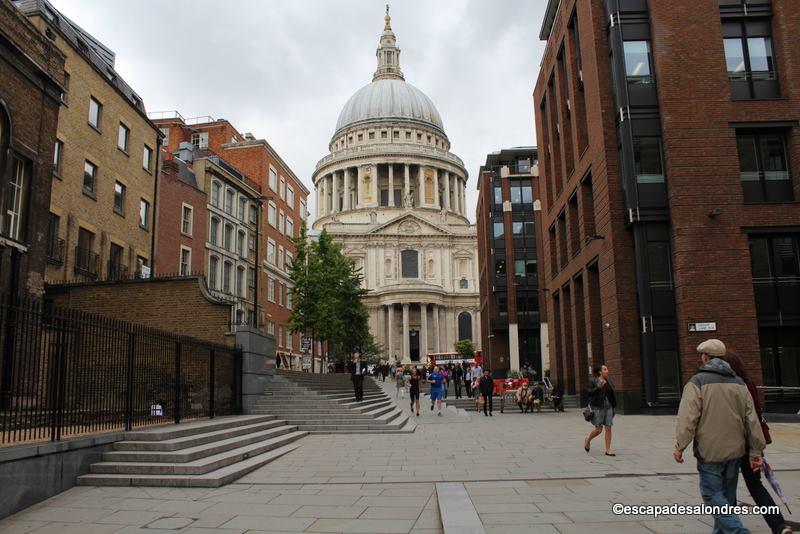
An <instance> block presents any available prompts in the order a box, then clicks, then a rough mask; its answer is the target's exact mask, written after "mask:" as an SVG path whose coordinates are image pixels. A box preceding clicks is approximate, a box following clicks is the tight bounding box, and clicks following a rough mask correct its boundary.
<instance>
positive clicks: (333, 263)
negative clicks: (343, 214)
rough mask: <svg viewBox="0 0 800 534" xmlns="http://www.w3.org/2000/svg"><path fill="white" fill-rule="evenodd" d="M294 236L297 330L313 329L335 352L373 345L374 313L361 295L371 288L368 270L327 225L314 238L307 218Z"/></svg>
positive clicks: (292, 325) (292, 322)
mask: <svg viewBox="0 0 800 534" xmlns="http://www.w3.org/2000/svg"><path fill="white" fill-rule="evenodd" d="M293 241H294V244H295V249H296V255H295V259H294V261H293V263H292V266H291V273H290V275H291V278H292V281H293V282H294V289H293V291H292V296H293V310H292V313H291V315H290V317H289V326H290V328H291V330H292V331H293V332H299V331H306V332H309V331H310V332H311V334H312V335H313V336H314V338H315V339H317V340H321V341H327V342H328V355H329V357H332V358H337V356H339V357H340V358H341V357H346V356H348V355H349V354H351V353H352V352H354V351H363V350H364V348H365V347H367V348H371V347H372V346H373V345H374V341H373V340H372V336H371V335H370V333H369V323H368V319H369V316H368V314H367V310H366V308H365V307H364V304H363V302H362V301H361V299H362V298H363V297H364V296H365V295H366V294H367V290H366V289H364V288H362V287H361V281H362V276H361V273H359V272H358V271H357V270H356V268H355V264H354V263H353V260H352V259H350V258H348V257H347V256H345V255H344V254H343V253H342V247H341V245H340V244H338V243H335V242H334V241H333V239H332V238H331V236H330V235H328V233H327V232H326V231H325V230H323V231H322V233H321V234H320V236H319V239H317V240H315V241H313V242H309V240H308V237H307V229H306V226H305V223H303V225H302V226H301V229H300V236H299V237H297V238H294V239H293ZM340 358H339V359H340Z"/></svg>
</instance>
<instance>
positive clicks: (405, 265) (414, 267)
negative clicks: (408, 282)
mask: <svg viewBox="0 0 800 534" xmlns="http://www.w3.org/2000/svg"><path fill="white" fill-rule="evenodd" d="M418 258H419V256H418V253H417V251H416V250H404V251H402V252H401V253H400V265H401V271H402V276H403V278H419V259H418Z"/></svg>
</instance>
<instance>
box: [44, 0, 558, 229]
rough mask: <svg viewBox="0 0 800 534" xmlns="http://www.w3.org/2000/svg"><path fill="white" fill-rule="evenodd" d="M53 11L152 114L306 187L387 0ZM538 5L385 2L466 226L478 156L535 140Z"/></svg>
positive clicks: (59, 1)
mask: <svg viewBox="0 0 800 534" xmlns="http://www.w3.org/2000/svg"><path fill="white" fill-rule="evenodd" d="M51 2H52V3H53V5H54V6H55V7H56V8H57V9H58V10H60V11H61V12H63V13H64V15H66V16H67V17H69V18H71V19H72V20H73V21H75V22H76V23H77V24H79V25H80V26H82V27H83V28H84V29H85V30H87V31H88V32H89V33H91V34H92V35H94V36H95V37H96V38H97V39H99V40H100V41H101V42H103V43H104V44H105V45H106V46H108V47H109V48H111V49H112V50H114V52H116V54H117V59H116V70H117V71H118V72H119V73H120V75H121V76H122V77H123V78H125V80H126V81H127V82H128V83H129V84H130V85H131V86H132V87H133V88H134V90H135V91H136V92H137V93H139V95H141V97H142V98H143V99H144V103H145V106H146V107H147V110H148V111H161V110H178V111H179V112H180V113H181V114H182V115H183V116H184V117H193V116H198V115H210V116H212V117H214V118H225V119H228V120H230V121H231V122H232V123H233V125H234V126H236V128H237V129H238V130H239V131H240V132H242V133H244V132H252V133H253V134H254V135H255V136H256V137H263V138H265V139H267V140H268V141H269V143H270V144H271V145H272V146H273V147H274V148H275V149H276V150H277V151H278V153H279V154H280V155H281V157H283V159H284V160H285V161H286V162H287V163H288V164H289V166H290V167H291V168H292V170H293V171H294V172H295V174H297V176H298V177H299V178H300V179H301V180H303V183H305V185H306V187H307V188H308V189H309V190H312V191H313V188H312V185H311V173H312V172H313V170H314V166H315V165H316V162H317V161H318V160H319V159H320V158H322V157H323V156H325V155H326V154H328V148H327V147H328V142H329V141H330V137H331V135H333V129H334V127H335V125H336V119H337V117H338V116H339V111H340V110H341V108H342V107H343V106H344V104H345V102H346V101H347V99H348V98H350V96H351V95H352V94H353V93H355V92H356V90H357V89H359V88H360V87H362V86H363V85H365V84H367V83H369V82H370V81H371V80H372V73H373V72H374V70H375V67H376V60H375V49H376V48H377V46H378V39H379V36H380V34H381V32H382V31H383V15H384V9H385V7H384V6H385V1H383V0H381V1H378V0H291V1H288V0H282V1H278V0H226V1H219V0H136V1H135V2H130V1H121V0H115V1H109V0H51ZM546 4H547V2H546V0H448V1H438V2H431V1H430V0H396V1H395V2H393V3H391V15H392V29H393V30H394V32H395V34H396V35H397V42H398V46H399V47H400V48H401V50H402V53H401V56H400V64H401V68H402V69H403V72H404V74H405V77H406V81H408V82H409V83H411V84H413V85H415V86H416V87H418V88H419V89H421V90H422V91H423V92H424V93H426V94H427V95H428V96H429V97H430V98H431V99H432V100H433V102H434V104H435V105H436V107H437V108H438V109H439V113H440V114H441V116H442V120H443V121H444V127H445V131H446V132H447V135H448V137H449V138H450V142H451V143H452V147H451V151H452V152H453V153H455V154H456V155H458V156H460V157H461V158H462V159H463V160H464V163H465V166H466V168H467V171H468V172H469V174H470V178H469V186H468V210H469V216H470V219H472V220H474V217H475V202H476V198H477V192H476V190H475V184H476V182H475V176H476V174H477V172H478V168H479V166H480V165H481V164H483V163H484V161H485V158H486V154H487V153H489V152H492V151H494V150H497V149H500V148H507V147H511V146H520V145H531V144H535V133H534V122H533V121H534V119H533V105H532V98H531V94H532V93H533V86H534V83H535V81H536V76H537V72H538V69H539V62H540V59H541V55H542V52H543V50H544V43H543V42H541V41H539V37H538V35H539V28H540V26H541V21H542V17H543V14H544V9H545V7H546ZM309 198H310V199H312V200H311V202H310V206H309V208H310V210H311V213H312V214H313V213H314V202H313V195H309Z"/></svg>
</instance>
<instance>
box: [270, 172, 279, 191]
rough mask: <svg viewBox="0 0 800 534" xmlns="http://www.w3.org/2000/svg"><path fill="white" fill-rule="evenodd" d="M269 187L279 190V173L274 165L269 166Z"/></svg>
mask: <svg viewBox="0 0 800 534" xmlns="http://www.w3.org/2000/svg"><path fill="white" fill-rule="evenodd" d="M269 188H270V189H272V190H273V191H277V190H278V173H277V171H276V170H275V169H273V168H272V167H270V168H269Z"/></svg>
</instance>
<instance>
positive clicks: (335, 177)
mask: <svg viewBox="0 0 800 534" xmlns="http://www.w3.org/2000/svg"><path fill="white" fill-rule="evenodd" d="M331 182H332V183H333V187H331V191H332V194H331V196H332V197H333V200H332V202H331V204H332V206H331V208H332V209H331V213H336V212H338V211H339V173H338V172H337V171H333V172H332V173H331Z"/></svg>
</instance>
